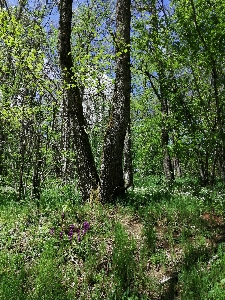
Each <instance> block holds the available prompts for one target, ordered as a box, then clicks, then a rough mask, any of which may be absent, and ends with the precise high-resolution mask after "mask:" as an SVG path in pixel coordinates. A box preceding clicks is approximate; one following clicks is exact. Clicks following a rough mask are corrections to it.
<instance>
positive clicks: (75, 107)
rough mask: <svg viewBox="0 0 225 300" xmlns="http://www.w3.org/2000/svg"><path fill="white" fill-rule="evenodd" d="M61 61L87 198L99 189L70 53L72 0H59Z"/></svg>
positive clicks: (69, 112) (80, 171)
mask: <svg viewBox="0 0 225 300" xmlns="http://www.w3.org/2000/svg"><path fill="white" fill-rule="evenodd" d="M59 12H60V21H59V25H60V30H59V43H58V50H59V61H60V66H61V70H62V76H63V81H64V83H65V85H66V89H65V93H66V97H67V101H68V115H69V118H70V119H71V123H72V131H73V138H74V144H75V151H76V172H77V174H78V180H79V183H78V184H79V188H80V191H81V194H82V198H83V200H84V201H85V200H87V199H88V198H89V196H90V193H91V191H92V190H93V189H94V190H95V189H97V187H98V182H99V177H98V174H97V170H96V167H95V163H94V158H93V155H92V151H91V146H90V143H89V139H88V135H87V133H86V131H85V122H84V115H83V108H82V101H81V97H80V91H79V88H78V85H77V82H76V74H74V72H73V62H72V56H71V43H70V39H71V20H72V0H61V1H60V3H59Z"/></svg>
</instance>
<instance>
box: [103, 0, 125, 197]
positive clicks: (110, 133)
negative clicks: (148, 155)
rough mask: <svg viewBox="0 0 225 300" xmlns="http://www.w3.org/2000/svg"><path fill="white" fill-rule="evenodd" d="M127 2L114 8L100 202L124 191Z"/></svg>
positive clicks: (118, 3)
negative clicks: (110, 89)
mask: <svg viewBox="0 0 225 300" xmlns="http://www.w3.org/2000/svg"><path fill="white" fill-rule="evenodd" d="M130 21H131V12H130V0H118V1H117V7H116V37H115V44H116V49H115V50H116V79H115V90H114V95H113V103H112V109H111V113H110V119H109V123H108V127H107V130H106V134H105V139H104V147H103V159H102V164H101V177H100V178H101V200H102V202H107V201H110V200H111V199H112V198H114V197H116V196H118V195H120V194H123V193H124V192H125V184H124V177H123V149H124V140H125V135H126V129H127V126H128V123H129V118H130V87H131V74H130Z"/></svg>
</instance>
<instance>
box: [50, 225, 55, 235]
mask: <svg viewBox="0 0 225 300" xmlns="http://www.w3.org/2000/svg"><path fill="white" fill-rule="evenodd" d="M54 232H55V228H54V227H52V228H51V229H50V234H51V235H53V234H54Z"/></svg>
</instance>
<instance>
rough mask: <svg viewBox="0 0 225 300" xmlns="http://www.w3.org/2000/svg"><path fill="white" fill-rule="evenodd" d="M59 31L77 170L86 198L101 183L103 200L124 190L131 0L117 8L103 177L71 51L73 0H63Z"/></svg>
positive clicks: (83, 194)
mask: <svg viewBox="0 0 225 300" xmlns="http://www.w3.org/2000/svg"><path fill="white" fill-rule="evenodd" d="M59 11H60V31H59V56H60V66H61V70H62V73H63V80H64V82H65V88H66V92H65V93H66V97H67V101H68V114H69V117H70V119H71V121H72V127H73V139H74V144H75V149H76V170H77V174H78V179H79V187H80V190H81V193H82V198H83V200H87V199H88V198H89V197H90V196H91V195H92V194H93V193H94V192H95V191H96V190H98V187H100V195H99V196H100V198H101V201H102V202H106V201H109V200H110V199H112V198H114V197H115V196H117V195H120V194H121V193H124V191H125V186H124V178H123V149H124V140H125V134H126V130H127V127H128V124H129V119H130V81H131V79H130V19H131V14H130V0H118V2H117V10H116V16H117V18H116V34H115V48H116V50H115V52H116V70H115V73H116V78H115V90H114V95H113V99H112V107H111V111H110V116H109V122H108V125H107V129H106V133H105V138H104V146H103V157H102V163H101V171H100V178H99V176H98V173H97V169H96V166H95V162H94V157H93V153H92V151H91V146H90V140H89V138H88V134H87V132H86V131H85V118H84V113H83V107H82V99H81V93H80V89H79V83H78V78H77V76H76V74H75V73H74V71H73V70H74V64H73V60H72V55H71V20H72V1H68V0H61V1H60V6H59Z"/></svg>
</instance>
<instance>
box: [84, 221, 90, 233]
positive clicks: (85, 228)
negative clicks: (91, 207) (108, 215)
mask: <svg viewBox="0 0 225 300" xmlns="http://www.w3.org/2000/svg"><path fill="white" fill-rule="evenodd" d="M89 228H90V224H89V223H88V222H84V224H83V229H84V231H85V232H87V231H88V229H89Z"/></svg>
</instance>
